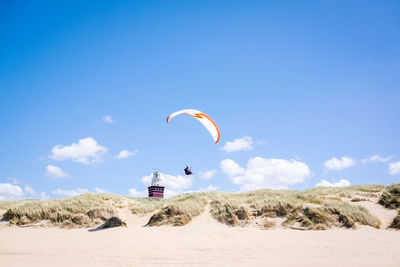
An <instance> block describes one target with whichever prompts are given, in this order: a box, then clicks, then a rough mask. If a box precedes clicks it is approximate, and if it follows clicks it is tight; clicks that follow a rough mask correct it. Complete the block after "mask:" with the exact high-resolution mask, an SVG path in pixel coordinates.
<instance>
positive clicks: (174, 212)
mask: <svg viewBox="0 0 400 267" xmlns="http://www.w3.org/2000/svg"><path fill="white" fill-rule="evenodd" d="M156 204H158V203H156ZM206 204H207V197H206V194H205V193H188V194H183V195H179V196H176V197H173V198H170V199H168V200H167V201H165V203H164V205H163V206H162V208H161V209H160V211H158V212H157V213H156V214H154V215H153V216H151V218H150V220H149V222H148V224H147V225H148V226H160V225H166V224H171V225H173V226H182V225H185V224H187V223H189V222H190V221H191V220H192V218H193V217H195V216H198V215H200V214H201V213H202V212H204V209H205V206H206Z"/></svg>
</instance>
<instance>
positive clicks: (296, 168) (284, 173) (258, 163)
mask: <svg viewBox="0 0 400 267" xmlns="http://www.w3.org/2000/svg"><path fill="white" fill-rule="evenodd" d="M221 169H222V171H223V172H225V173H226V174H228V175H229V176H230V178H231V180H232V181H233V183H234V184H237V185H240V190H241V191H249V190H255V189H260V188H274V189H279V188H287V187H288V186H289V185H292V184H297V183H301V182H303V181H304V180H305V179H306V178H307V177H309V176H310V175H311V172H310V169H309V167H308V166H307V165H306V164H305V163H303V162H300V161H296V160H293V159H292V160H285V159H266V158H261V157H254V158H250V159H249V161H248V163H247V166H246V168H241V167H240V166H239V164H237V163H236V162H235V161H233V160H231V159H225V160H223V161H221Z"/></svg>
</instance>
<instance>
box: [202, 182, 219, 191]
mask: <svg viewBox="0 0 400 267" xmlns="http://www.w3.org/2000/svg"><path fill="white" fill-rule="evenodd" d="M217 190H218V186H213V185H212V184H210V185H208V186H207V187H206V188H200V190H199V191H200V192H215V191H217Z"/></svg>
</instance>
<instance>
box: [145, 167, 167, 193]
mask: <svg viewBox="0 0 400 267" xmlns="http://www.w3.org/2000/svg"><path fill="white" fill-rule="evenodd" d="M160 184H161V177H160V173H159V172H158V171H155V172H154V173H153V179H152V180H151V186H149V187H148V188H147V189H148V190H149V197H160V198H163V197H164V186H161V185H160Z"/></svg>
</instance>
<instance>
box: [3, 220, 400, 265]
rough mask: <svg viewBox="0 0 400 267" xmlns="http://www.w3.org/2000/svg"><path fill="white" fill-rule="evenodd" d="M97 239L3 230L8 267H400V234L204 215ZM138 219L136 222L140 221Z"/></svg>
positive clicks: (99, 234)
mask: <svg viewBox="0 0 400 267" xmlns="http://www.w3.org/2000/svg"><path fill="white" fill-rule="evenodd" d="M125 215H128V218H127V223H128V228H114V229H107V230H101V231H95V232H90V231H88V230H87V229H74V230H62V229H57V228H17V227H8V228H2V229H0V236H1V239H2V242H0V260H1V264H0V265H2V266H54V265H56V266H59V267H61V266H154V265H162V266H249V265H251V266H399V265H400V264H399V263H400V231H389V230H377V229H373V228H370V227H362V228H360V229H358V230H341V229H340V230H336V229H335V230H328V231H296V230H289V229H276V230H260V229H257V228H241V227H235V228H230V227H227V226H224V225H222V224H219V223H218V222H216V221H215V220H214V219H213V218H212V217H211V216H210V214H208V213H203V214H202V215H200V216H199V217H197V218H195V220H193V221H192V222H191V223H189V224H188V225H187V226H184V227H169V226H162V227H143V226H142V225H143V224H142V221H143V220H145V219H146V218H144V217H139V216H136V215H130V214H125ZM135 216H136V218H134V217H135Z"/></svg>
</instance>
